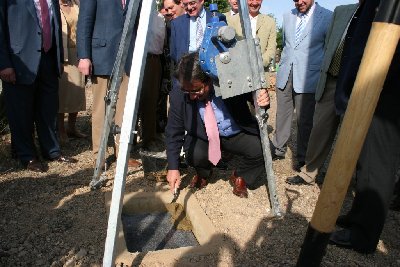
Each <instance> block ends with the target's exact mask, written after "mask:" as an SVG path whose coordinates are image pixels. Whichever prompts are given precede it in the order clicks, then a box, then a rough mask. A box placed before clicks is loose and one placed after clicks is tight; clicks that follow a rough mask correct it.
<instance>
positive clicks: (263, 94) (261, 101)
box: [257, 89, 270, 107]
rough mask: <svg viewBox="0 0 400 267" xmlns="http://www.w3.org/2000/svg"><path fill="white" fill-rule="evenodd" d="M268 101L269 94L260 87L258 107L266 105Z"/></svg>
mask: <svg viewBox="0 0 400 267" xmlns="http://www.w3.org/2000/svg"><path fill="white" fill-rule="evenodd" d="M269 103H270V99H269V94H268V91H267V90H266V89H260V93H259V94H258V97H257V105H258V106H260V107H266V106H268V105H269Z"/></svg>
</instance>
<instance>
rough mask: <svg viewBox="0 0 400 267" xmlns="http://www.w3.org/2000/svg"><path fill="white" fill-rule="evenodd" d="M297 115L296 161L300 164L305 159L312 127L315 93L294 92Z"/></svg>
mask: <svg viewBox="0 0 400 267" xmlns="http://www.w3.org/2000/svg"><path fill="white" fill-rule="evenodd" d="M294 102H295V109H296V117H297V153H296V158H297V162H298V163H299V164H300V165H301V166H302V165H304V163H305V160H306V151H307V146H308V140H309V139H310V133H311V129H312V127H313V116H314V109H315V94H296V93H295V94H294Z"/></svg>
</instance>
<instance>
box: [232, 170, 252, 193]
mask: <svg viewBox="0 0 400 267" xmlns="http://www.w3.org/2000/svg"><path fill="white" fill-rule="evenodd" d="M229 183H230V184H231V185H232V186H233V191H232V192H233V194H234V195H236V196H238V197H241V198H247V197H248V193H247V187H246V182H245V181H244V180H243V178H242V177H237V176H236V172H233V174H232V175H231V176H230V177H229Z"/></svg>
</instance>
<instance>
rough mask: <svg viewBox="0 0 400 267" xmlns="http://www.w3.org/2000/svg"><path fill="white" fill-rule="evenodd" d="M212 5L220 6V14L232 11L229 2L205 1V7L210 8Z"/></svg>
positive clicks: (225, 0)
mask: <svg viewBox="0 0 400 267" xmlns="http://www.w3.org/2000/svg"><path fill="white" fill-rule="evenodd" d="M211 3H216V4H218V12H220V13H224V12H227V11H228V10H229V9H230V6H229V4H228V1H227V0H205V1H204V5H205V6H206V7H208V6H209V5H210V4H211Z"/></svg>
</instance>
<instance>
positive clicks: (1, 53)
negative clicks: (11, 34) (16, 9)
mask: <svg viewBox="0 0 400 267" xmlns="http://www.w3.org/2000/svg"><path fill="white" fill-rule="evenodd" d="M6 13H7V1H0V70H3V69H6V68H12V67H13V66H12V63H11V59H10V49H9V43H8V26H7V14H6Z"/></svg>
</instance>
